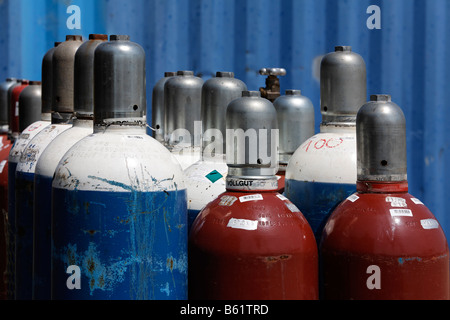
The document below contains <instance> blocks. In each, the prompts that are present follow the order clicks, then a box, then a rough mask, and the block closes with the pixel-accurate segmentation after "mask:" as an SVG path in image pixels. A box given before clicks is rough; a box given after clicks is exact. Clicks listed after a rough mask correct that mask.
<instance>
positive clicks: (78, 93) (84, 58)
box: [32, 34, 108, 300]
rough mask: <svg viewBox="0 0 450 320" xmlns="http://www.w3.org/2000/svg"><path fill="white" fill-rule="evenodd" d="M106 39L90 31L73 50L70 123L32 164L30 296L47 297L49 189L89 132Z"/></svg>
mask: <svg viewBox="0 0 450 320" xmlns="http://www.w3.org/2000/svg"><path fill="white" fill-rule="evenodd" d="M107 40H108V36H107V35H106V34H90V35H89V40H88V41H85V42H84V43H83V44H82V45H81V46H80V47H79V48H78V50H77V51H76V53H75V62H74V68H75V72H74V89H73V90H74V114H75V118H74V119H73V126H72V127H71V128H69V129H67V130H65V131H64V132H62V133H61V134H59V135H58V136H57V137H55V138H54V139H53V140H52V141H51V142H50V143H49V144H48V146H47V147H46V148H45V150H44V151H43V152H42V155H41V156H40V158H39V160H38V161H37V163H36V170H35V173H34V205H33V217H34V223H33V239H34V240H33V277H32V298H33V299H36V300H47V299H50V289H51V285H50V281H51V277H50V270H51V239H50V231H51V228H50V224H51V191H52V179H53V174H54V172H55V169H56V166H57V165H58V163H59V161H60V160H61V158H62V157H63V155H64V154H65V153H66V152H67V151H68V150H69V149H70V148H71V147H72V146H73V145H74V144H75V143H76V142H78V141H79V140H81V139H83V138H84V137H86V136H87V135H89V134H91V133H92V132H93V116H94V52H95V49H96V48H97V46H98V45H99V44H100V43H102V42H104V41H107Z"/></svg>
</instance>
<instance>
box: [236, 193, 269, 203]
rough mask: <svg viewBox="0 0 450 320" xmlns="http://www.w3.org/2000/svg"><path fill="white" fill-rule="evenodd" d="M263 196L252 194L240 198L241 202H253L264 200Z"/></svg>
mask: <svg viewBox="0 0 450 320" xmlns="http://www.w3.org/2000/svg"><path fill="white" fill-rule="evenodd" d="M262 199H263V196H262V195H261V194H259V193H258V194H250V195H248V196H242V197H239V201H240V202H246V201H252V200H262Z"/></svg>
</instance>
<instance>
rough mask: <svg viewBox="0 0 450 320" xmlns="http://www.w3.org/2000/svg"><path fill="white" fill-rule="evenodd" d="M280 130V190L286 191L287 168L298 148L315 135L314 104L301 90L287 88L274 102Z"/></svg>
mask: <svg viewBox="0 0 450 320" xmlns="http://www.w3.org/2000/svg"><path fill="white" fill-rule="evenodd" d="M273 105H274V106H275V109H276V110H277V118H278V129H279V130H280V145H279V148H280V149H279V152H278V153H279V163H278V173H277V176H279V177H280V179H279V180H278V185H279V188H278V192H279V193H283V192H284V184H285V182H284V181H285V175H286V168H287V165H288V163H289V159H290V158H291V157H292V155H293V154H294V152H295V151H296V150H297V148H298V147H299V146H300V145H301V144H302V143H303V142H305V141H306V139H308V138H310V137H312V136H313V135H314V125H315V123H314V106H313V104H312V102H311V100H310V99H309V98H308V97H305V96H303V95H302V92H301V91H300V90H292V89H289V90H286V91H285V95H284V96H279V97H278V98H276V99H275V101H274V102H273Z"/></svg>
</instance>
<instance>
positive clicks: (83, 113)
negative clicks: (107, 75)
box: [74, 34, 108, 118]
mask: <svg viewBox="0 0 450 320" xmlns="http://www.w3.org/2000/svg"><path fill="white" fill-rule="evenodd" d="M107 40H108V36H107V35H106V34H90V35H89V40H88V41H85V42H84V43H83V44H82V45H81V46H80V47H79V48H78V50H77V52H76V54H75V74H74V77H75V78H74V112H75V115H76V116H77V117H78V118H86V117H88V118H92V117H93V115H94V52H95V49H96V48H97V46H98V45H99V44H100V43H103V42H105V41H107Z"/></svg>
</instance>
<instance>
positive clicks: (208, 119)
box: [202, 71, 247, 154]
mask: <svg viewBox="0 0 450 320" xmlns="http://www.w3.org/2000/svg"><path fill="white" fill-rule="evenodd" d="M243 91H247V85H246V84H245V83H244V82H243V81H241V80H239V79H236V78H235V77H234V73H233V72H226V71H218V72H216V76H215V77H213V78H210V79H208V80H207V81H205V83H204V84H203V87H202V122H203V132H204V134H203V138H204V140H203V141H202V142H203V150H206V149H205V147H206V146H207V145H209V144H210V143H211V141H212V140H213V141H214V144H215V147H216V148H214V150H211V151H214V152H215V153H217V154H225V151H226V143H225V141H226V121H225V119H226V113H227V107H228V104H229V103H230V102H231V101H233V100H234V99H238V98H241V97H242V92H243ZM213 137H214V138H213ZM220 140H221V141H222V143H220ZM217 149H219V150H217ZM208 150H209V149H208Z"/></svg>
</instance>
